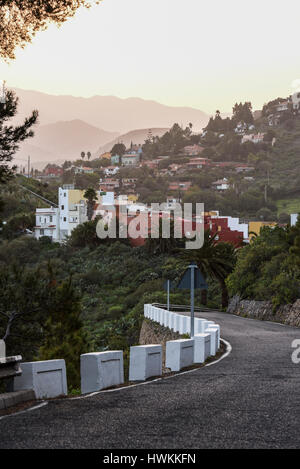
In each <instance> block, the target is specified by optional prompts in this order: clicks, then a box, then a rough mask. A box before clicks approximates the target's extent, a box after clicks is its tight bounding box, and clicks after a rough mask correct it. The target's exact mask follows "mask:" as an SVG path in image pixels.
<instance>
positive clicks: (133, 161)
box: [121, 152, 140, 166]
mask: <svg viewBox="0 0 300 469" xmlns="http://www.w3.org/2000/svg"><path fill="white" fill-rule="evenodd" d="M121 162H122V165H123V166H138V164H139V162H140V154H139V153H135V152H133V153H125V154H124V155H123V156H122V157H121Z"/></svg>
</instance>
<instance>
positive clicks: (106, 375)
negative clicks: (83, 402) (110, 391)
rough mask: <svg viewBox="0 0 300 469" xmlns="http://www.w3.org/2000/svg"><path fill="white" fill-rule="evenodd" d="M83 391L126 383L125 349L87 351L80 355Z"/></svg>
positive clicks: (94, 390) (92, 390)
mask: <svg viewBox="0 0 300 469" xmlns="http://www.w3.org/2000/svg"><path fill="white" fill-rule="evenodd" d="M80 373H81V393H82V394H87V393H90V392H96V391H100V390H101V389H105V388H110V387H111V386H117V385H119V384H122V383H124V369H123V351H121V350H116V351H109V352H96V353H85V354H83V355H81V356H80Z"/></svg>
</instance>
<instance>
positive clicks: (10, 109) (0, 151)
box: [0, 91, 38, 183]
mask: <svg viewBox="0 0 300 469" xmlns="http://www.w3.org/2000/svg"><path fill="white" fill-rule="evenodd" d="M17 108H18V98H17V97H16V95H15V93H14V92H13V91H7V92H6V96H5V102H4V103H0V183H1V182H2V183H3V182H6V181H7V180H8V179H9V178H11V177H12V176H13V169H15V167H13V168H10V167H9V166H8V164H7V163H9V162H11V161H12V159H13V156H14V154H15V153H16V152H17V151H18V149H19V144H20V143H21V142H23V141H24V140H26V139H27V138H29V137H33V135H34V134H33V131H32V130H31V127H32V126H33V125H34V124H35V123H36V121H37V118H38V112H37V111H33V113H32V115H31V116H30V117H29V118H26V119H25V121H24V124H22V125H18V126H15V127H14V126H13V125H6V122H7V121H8V120H10V119H12V118H13V117H14V116H15V115H16V113H17Z"/></svg>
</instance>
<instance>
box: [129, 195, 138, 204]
mask: <svg viewBox="0 0 300 469" xmlns="http://www.w3.org/2000/svg"><path fill="white" fill-rule="evenodd" d="M128 200H130V201H131V202H137V200H138V196H137V195H135V194H129V195H128Z"/></svg>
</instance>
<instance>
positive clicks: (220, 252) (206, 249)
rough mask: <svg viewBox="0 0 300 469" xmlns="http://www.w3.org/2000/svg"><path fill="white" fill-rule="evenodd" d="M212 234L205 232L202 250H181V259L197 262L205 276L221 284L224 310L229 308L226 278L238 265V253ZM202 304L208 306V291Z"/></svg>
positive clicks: (205, 292)
mask: <svg viewBox="0 0 300 469" xmlns="http://www.w3.org/2000/svg"><path fill="white" fill-rule="evenodd" d="M217 234H218V233H215V234H214V235H211V234H210V231H209V230H205V232H204V243H203V246H202V247H201V248H200V249H196V250H190V249H185V250H181V258H182V259H183V260H186V261H188V262H192V261H194V262H196V263H197V266H198V268H199V269H200V271H201V272H202V274H203V276H204V277H205V278H206V279H207V278H208V277H211V278H213V279H215V280H217V281H218V282H219V284H220V288H221V292H222V308H226V307H227V306H228V290H227V285H226V282H225V280H226V277H227V276H228V275H229V274H230V273H231V272H232V271H233V269H234V266H235V263H236V252H235V248H234V246H233V245H232V244H229V243H224V242H221V243H216V236H217ZM201 303H202V304H204V305H206V304H207V291H206V290H202V291H201Z"/></svg>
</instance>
